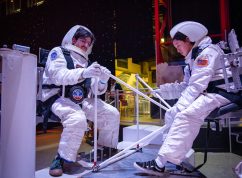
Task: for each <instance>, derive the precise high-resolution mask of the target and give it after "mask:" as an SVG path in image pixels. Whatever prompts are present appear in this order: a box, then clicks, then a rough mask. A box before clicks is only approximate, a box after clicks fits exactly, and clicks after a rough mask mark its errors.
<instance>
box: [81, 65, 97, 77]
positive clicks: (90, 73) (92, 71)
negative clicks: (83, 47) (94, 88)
mask: <svg viewBox="0 0 242 178" xmlns="http://www.w3.org/2000/svg"><path fill="white" fill-rule="evenodd" d="M100 75H101V66H100V65H99V64H98V63H96V62H94V63H92V65H90V66H89V67H87V68H86V69H84V71H83V72H82V77H83V78H92V77H99V76H100Z"/></svg>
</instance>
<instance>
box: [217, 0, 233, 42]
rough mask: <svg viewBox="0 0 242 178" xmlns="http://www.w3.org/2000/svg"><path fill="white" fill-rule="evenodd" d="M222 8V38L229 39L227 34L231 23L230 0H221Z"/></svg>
mask: <svg viewBox="0 0 242 178" xmlns="http://www.w3.org/2000/svg"><path fill="white" fill-rule="evenodd" d="M219 5H220V8H219V11H220V33H221V40H227V39H226V34H227V32H228V30H229V28H230V24H229V1H228V0H220V2H219Z"/></svg>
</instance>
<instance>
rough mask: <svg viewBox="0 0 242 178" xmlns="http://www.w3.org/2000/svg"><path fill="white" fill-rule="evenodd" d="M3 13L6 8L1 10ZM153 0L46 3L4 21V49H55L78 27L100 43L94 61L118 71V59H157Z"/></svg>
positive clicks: (54, 0) (0, 41) (0, 40)
mask: <svg viewBox="0 0 242 178" xmlns="http://www.w3.org/2000/svg"><path fill="white" fill-rule="evenodd" d="M1 9H2V8H1ZM152 16H153V14H152V1H151V0H142V1H138V0H122V1H121V0H120V1H119V0H116V1H115V0H88V1H87V0H85V1H84V0H78V1H75V0H70V1H65V0H46V1H45V3H44V4H43V5H41V6H39V7H33V8H25V9H23V10H22V12H21V13H17V14H12V15H8V16H2V17H1V18H0V22H1V24H4V25H1V34H0V45H1V46H2V45H3V44H7V45H9V46H11V45H12V44H14V43H17V44H22V45H26V46H30V47H31V52H32V53H35V54H38V49H39V47H42V48H45V49H51V48H53V47H54V46H58V45H60V44H61V41H62V38H63V37H64V35H65V33H66V32H67V31H68V30H69V28H71V27H72V26H74V25H76V24H81V25H85V26H87V27H88V28H90V29H91V30H92V31H93V33H94V34H95V37H96V39H97V40H96V43H95V45H94V48H93V53H92V55H91V56H90V59H92V60H93V61H98V62H99V63H100V64H105V66H107V67H109V68H110V69H114V59H115V45H114V44H115V41H116V44H117V49H118V50H117V51H116V52H117V53H116V54H117V58H126V57H132V56H133V57H134V58H137V59H140V60H142V59H146V58H154V47H153V37H152V35H153V32H152V23H153V21H152Z"/></svg>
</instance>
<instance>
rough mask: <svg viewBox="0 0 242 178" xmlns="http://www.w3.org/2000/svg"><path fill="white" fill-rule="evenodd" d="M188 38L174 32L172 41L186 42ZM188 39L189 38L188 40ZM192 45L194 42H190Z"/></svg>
mask: <svg viewBox="0 0 242 178" xmlns="http://www.w3.org/2000/svg"><path fill="white" fill-rule="evenodd" d="M187 38H188V37H187V36H186V35H184V34H183V33H181V32H176V34H175V35H174V37H173V39H172V40H180V41H186V39H187ZM188 39H189V38H188ZM190 43H191V44H192V45H194V44H195V42H190Z"/></svg>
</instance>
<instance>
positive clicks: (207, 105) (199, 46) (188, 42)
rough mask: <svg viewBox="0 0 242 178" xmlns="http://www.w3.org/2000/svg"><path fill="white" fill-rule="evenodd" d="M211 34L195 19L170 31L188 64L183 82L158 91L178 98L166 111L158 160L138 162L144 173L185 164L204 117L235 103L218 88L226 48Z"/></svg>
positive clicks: (155, 173) (165, 96)
mask: <svg viewBox="0 0 242 178" xmlns="http://www.w3.org/2000/svg"><path fill="white" fill-rule="evenodd" d="M207 33H208V30H207V28H206V27H205V26H203V25H202V24H200V23H198V22H193V21H185V22H181V23H179V24H177V25H175V26H174V27H173V28H172V29H171V31H170V35H171V38H172V40H173V45H174V47H175V48H176V49H177V51H178V53H180V54H181V55H182V56H184V57H185V62H186V64H188V65H187V66H186V67H185V69H184V80H183V82H181V83H167V84H163V85H161V86H160V88H159V89H158V90H156V92H157V93H158V94H160V95H161V97H162V98H164V99H175V98H178V101H177V103H176V104H175V105H174V106H173V107H172V108H170V109H169V110H167V112H166V114H165V123H166V125H168V128H169V130H168V133H167V135H166V137H165V138H164V142H163V145H162V146H161V148H160V150H159V152H158V156H157V157H156V159H154V160H151V161H148V162H135V163H134V166H135V167H136V168H137V169H139V170H141V171H142V172H145V173H148V174H152V175H157V174H159V173H162V172H164V171H165V170H166V168H165V164H166V162H168V161H169V162H171V163H173V164H175V165H180V166H181V165H182V161H183V160H184V159H185V155H186V154H187V153H188V151H189V150H190V149H191V147H192V144H193V141H194V140H195V138H196V137H197V135H198V133H199V130H200V127H201V125H202V124H203V122H204V119H205V118H206V117H207V116H208V115H209V114H210V113H211V112H212V111H213V110H214V109H215V108H218V107H220V106H223V105H226V104H228V103H230V102H231V101H230V100H229V99H227V98H225V97H224V96H222V95H221V94H218V91H216V87H215V84H216V82H219V81H222V80H223V74H222V70H221V65H220V59H219V58H220V56H221V54H223V51H222V50H221V49H220V48H219V47H218V46H217V45H214V44H212V40H211V38H210V37H208V36H207Z"/></svg>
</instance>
